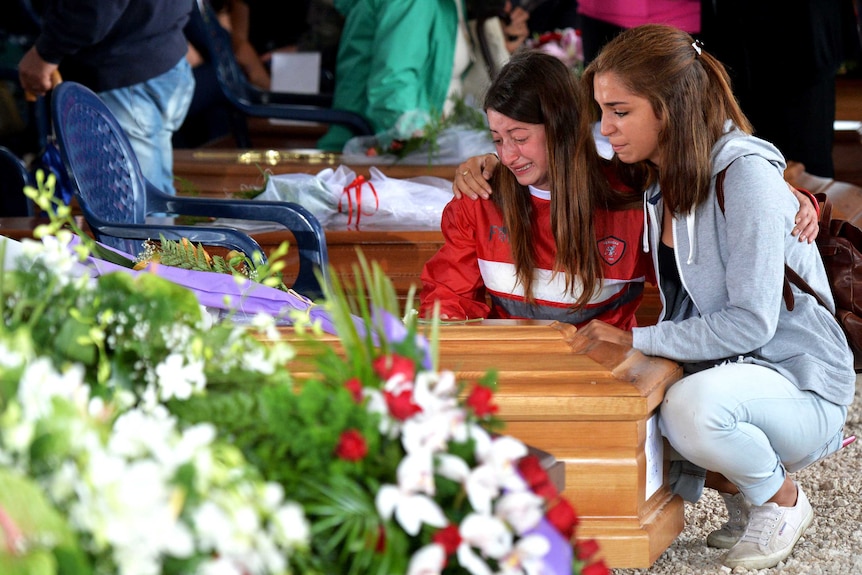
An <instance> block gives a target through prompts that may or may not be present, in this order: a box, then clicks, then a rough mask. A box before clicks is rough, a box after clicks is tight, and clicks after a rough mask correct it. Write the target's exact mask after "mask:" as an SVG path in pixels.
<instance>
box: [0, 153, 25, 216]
mask: <svg viewBox="0 0 862 575" xmlns="http://www.w3.org/2000/svg"><path fill="white" fill-rule="evenodd" d="M31 184H32V182H31V179H30V174H29V173H28V172H27V166H26V165H25V164H24V160H22V159H21V158H19V157H18V156H16V155H15V154H14V153H13V152H12V150H10V149H8V148H4V147H3V146H0V216H2V217H25V216H32V215H33V207H32V202H30V201H29V200H28V199H27V197H26V196H25V195H24V186H26V185H31Z"/></svg>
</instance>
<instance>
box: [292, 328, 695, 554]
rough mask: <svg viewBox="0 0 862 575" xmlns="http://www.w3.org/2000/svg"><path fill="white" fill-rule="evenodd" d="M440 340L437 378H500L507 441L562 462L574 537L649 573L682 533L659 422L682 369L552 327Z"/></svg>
mask: <svg viewBox="0 0 862 575" xmlns="http://www.w3.org/2000/svg"><path fill="white" fill-rule="evenodd" d="M284 336H285V337H286V338H287V339H289V340H293V341H294V342H295V343H296V345H297V346H298V349H299V355H298V358H297V359H296V360H294V362H293V363H292V364H291V365H290V370H291V372H292V373H294V374H296V376H297V377H298V378H300V379H302V378H305V377H309V376H312V375H313V374H314V371H315V370H314V369H313V367H312V366H311V365H310V364H309V363H308V358H307V357H306V356H304V355H303V351H302V344H301V343H299V342H297V341H296V338H295V337H294V336H293V335H292V334H291V333H290V331H289V330H287V329H286V330H285V331H284ZM325 338H326V339H328V340H329V341H331V342H332V343H333V345H336V346H337V345H338V343H337V340H336V339H335V338H333V337H331V336H325ZM440 339H441V341H440V367H441V369H451V370H453V371H455V372H456V373H457V374H458V376H459V378H461V379H464V380H467V381H469V380H475V379H478V378H479V377H481V376H482V375H484V374H485V373H486V372H487V371H488V370H491V369H494V370H496V371H497V372H498V389H497V392H496V395H495V397H496V401H497V403H498V404H499V406H500V416H501V417H502V418H503V420H505V422H506V429H505V433H507V434H509V435H512V436H514V437H517V438H519V439H521V440H522V441H523V442H524V443H526V444H528V445H531V446H534V447H536V448H538V449H541V450H543V451H546V452H548V453H550V454H551V455H553V456H554V458H556V460H557V461H560V462H563V464H564V465H565V492H564V493H565V495H566V496H567V497H568V498H569V500H570V501H571V502H572V503H573V504H574V506H575V509H576V511H577V512H578V514H579V516H580V518H581V524H580V526H579V528H578V537H579V538H583V539H590V538H595V539H597V540H598V541H599V544H600V548H601V552H602V555H603V557H604V559H605V561H606V562H607V564H608V565H609V566H611V567H615V568H646V567H649V566H650V565H652V564H653V562H654V561H655V560H656V559H657V558H658V557H659V555H661V553H662V552H663V551H664V550H665V549H666V548H667V547H668V546H669V545H670V544H671V542H673V540H674V539H675V538H676V537H677V535H678V534H679V533H680V532H681V531H682V528H683V520H684V518H683V503H682V500H681V499H679V498H678V497H674V496H672V495H671V494H670V491H669V489H668V487H667V473H666V471H667V470H666V463H665V461H664V456H663V453H664V443H663V440H662V438H661V435H660V433H659V431H658V429H657V426H656V418H655V413H656V409H657V407H658V406H659V404H660V402H661V400H662V397H663V396H664V392H665V389H667V387H668V386H669V385H670V384H671V383H673V382H674V381H676V380H677V379H678V378H679V377H680V376H681V370H680V368H679V367H678V366H677V365H676V364H675V363H673V362H670V361H667V360H663V359H658V358H652V357H647V356H644V355H643V354H641V353H640V352H637V351H634V350H632V349H630V348H622V347H620V346H616V345H612V344H607V343H602V344H598V345H592V346H588V347H586V348H584V347H583V346H584V344H586V343H589V342H588V341H587V340H586V339H585V338H583V337H581V336H579V335H577V334H576V333H575V330H574V328H572V326H569V325H566V324H559V323H556V322H524V321H520V322H519V321H511V320H488V321H485V322H481V323H475V324H462V325H445V326H443V327H441V336H440ZM581 348H583V349H581ZM576 349H577V350H578V351H577V352H575V351H574V350H576Z"/></svg>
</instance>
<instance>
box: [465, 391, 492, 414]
mask: <svg viewBox="0 0 862 575" xmlns="http://www.w3.org/2000/svg"><path fill="white" fill-rule="evenodd" d="M493 397H494V393H493V392H492V391H491V390H490V389H488V388H487V387H484V386H482V385H477V386H475V387H474V388H473V391H471V392H470V396H469V397H468V398H467V405H469V406H470V407H471V408H473V411H474V412H475V413H476V415H477V416H479V417H485V416H486V415H491V414H493V413H497V411H498V410H499V409H500V408H499V407H498V406H497V405H495V404H493V403H491V399H492V398H493Z"/></svg>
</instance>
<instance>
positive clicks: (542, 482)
mask: <svg viewBox="0 0 862 575" xmlns="http://www.w3.org/2000/svg"><path fill="white" fill-rule="evenodd" d="M518 472H519V473H520V474H521V477H523V478H524V481H526V482H527V485H529V487H530V491H532V492H533V493H535V494H536V495H538V496H539V497H542V498H543V499H545V500H548V501H550V500H552V499H554V498H556V497H557V495H558V493H557V486H556V485H554V483H553V482H552V481H551V478H550V477H548V472H547V471H545V468H544V467H542V462H541V461H539V458H538V457H536V456H535V455H527V456H525V457H522V458H521V459H520V460H518Z"/></svg>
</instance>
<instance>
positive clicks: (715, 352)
mask: <svg viewBox="0 0 862 575" xmlns="http://www.w3.org/2000/svg"><path fill="white" fill-rule="evenodd" d="M712 166H713V168H712V169H713V173H712V184H711V189H710V194H709V198H708V199H707V200H706V201H705V202H703V203H702V204H700V205H698V206H696V207H695V208H694V209H693V210H692V211H691V212H690V213H688V214H684V215H677V216H676V217H675V218H674V221H673V238H674V246H675V257H676V265H677V269H678V270H679V275H680V278H681V279H682V283H683V286H684V287H685V290H686V292H687V293H688V294H689V296H690V297H691V299H692V302H693V304H694V308H695V309H696V313H695V314H694V317H688V318H685V319H682V320H680V321H677V322H670V321H662V322H659V323H658V324H657V325H653V326H649V327H640V328H634V330H633V335H634V341H633V345H634V347H635V348H636V349H639V350H641V351H642V352H644V353H646V354H649V355H657V356H662V357H667V358H670V359H673V360H676V361H679V362H683V363H685V362H701V361H710V360H716V361H717V362H718V361H720V360H722V359H723V358H728V357H737V356H743V358H744V359H743V361H747V362H751V363H756V364H760V365H765V366H768V367H771V368H773V369H775V370H777V371H778V372H780V373H781V374H782V375H784V376H785V377H787V378H788V379H789V380H790V381H792V382H793V383H794V384H795V385H796V386H797V387H799V388H800V389H804V390H811V391H814V392H815V393H817V394H818V395H820V396H822V397H823V398H825V399H827V400H829V401H832V402H834V403H837V404H840V405H849V404H850V403H851V402H852V401H853V393H854V389H855V381H856V374H855V372H854V371H853V355H852V352H851V351H850V348H849V346H848V345H847V340H846V338H845V336H844V332H843V331H842V329H841V326H839V325H838V322H837V320H836V319H835V317H834V316H833V315H832V313H831V312H830V310H827V309H826V308H824V307H823V306H821V305H820V304H819V303H818V302H817V301H816V300H815V299H814V298H813V297H811V296H810V295H808V294H806V293H805V292H803V291H801V290H800V289H799V288H797V287H796V286H793V295H794V297H795V307H794V309H793V311H788V310H787V307H786V306H785V303H784V300H783V299H782V289H783V286H784V263H785V262H787V263H788V264H789V265H790V267H792V268H793V269H794V270H796V272H797V273H798V274H799V275H800V276H802V277H803V278H804V279H805V281H807V282H808V283H809V285H811V287H812V288H814V290H815V291H816V292H817V293H818V294H819V295H820V296H821V298H822V299H823V300H824V301H826V302H827V303H828V304H829V305H830V307H833V308H834V303H833V299H832V293H831V291H830V288H829V283H828V280H827V278H826V272H825V270H824V268H823V262H822V260H821V259H820V253H819V252H818V250H817V247H816V246H815V245H814V244H808V243H805V242H799V241H798V240H797V238H796V237H794V236H792V235H791V234H790V232H791V230H792V229H793V226H794V218H795V216H796V212H797V211H798V208H799V205H798V202H797V201H796V198H795V196H794V195H793V194H791V193H789V192H788V188H787V184H786V183H785V181H784V177H783V171H784V168H785V163H784V159H783V157H782V156H781V154H780V153H779V152H778V150H777V149H776V148H775V147H774V146H773V145H772V144H770V143H768V142H766V141H764V140H761V139H759V138H755V137H753V136H749V135H747V134H745V133H743V132H741V131H739V130H735V129H733V130H730V131H728V132H727V133H726V134H725V135H724V136H723V137H722V138H721V139H720V140H719V141H718V142H717V143H716V145H715V147H714V148H713V150H712ZM725 168H727V172H726V177H725V181H724V186H723V189H724V196H725V201H724V204H725V211H724V212H722V210H721V208H720V207H719V205H718V200H717V199H716V195H715V176H716V174H718V173H719V172H720V171H721V170H724V169H725ZM662 214H663V205H662V200H661V191H660V189H659V187H658V184H655V185H653V186H652V187H650V188H649V189H648V190H647V191H646V193H645V196H644V217H645V219H646V221H645V226H644V249H645V250H646V251H650V250H651V251H652V256H653V263H654V264H655V265H656V269H658V265H657V264H658V261H657V254H658V242H659V241H660V238H661V216H662ZM656 275H657V276H658V273H657V274H656ZM662 302H664V296H663V295H662ZM833 311H834V310H833Z"/></svg>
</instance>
